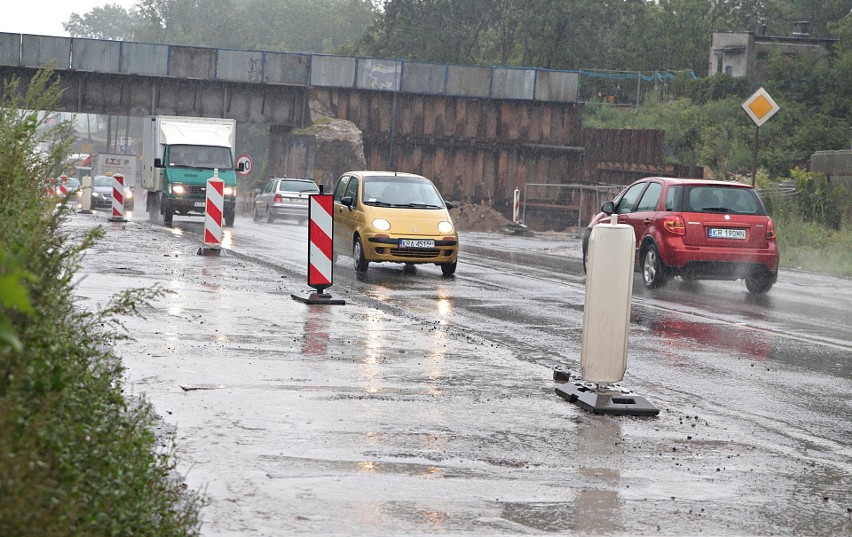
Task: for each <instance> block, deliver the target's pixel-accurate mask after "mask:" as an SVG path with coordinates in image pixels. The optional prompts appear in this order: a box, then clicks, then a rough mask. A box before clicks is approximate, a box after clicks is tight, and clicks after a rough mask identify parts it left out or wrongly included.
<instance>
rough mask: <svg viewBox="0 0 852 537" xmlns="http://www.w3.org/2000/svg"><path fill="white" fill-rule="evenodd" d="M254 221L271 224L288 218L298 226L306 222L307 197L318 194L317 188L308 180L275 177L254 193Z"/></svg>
mask: <svg viewBox="0 0 852 537" xmlns="http://www.w3.org/2000/svg"><path fill="white" fill-rule="evenodd" d="M255 192H256V193H257V196H256V197H255V199H254V210H253V211H252V217H253V218H254V221H255V222H257V221H258V220H261V219H263V220H266V221H267V222H273V221H275V219H277V218H290V219H293V220H296V221H297V222H298V223H300V224H304V223H305V222H307V220H308V196H310V195H311V194H319V187H318V186H317V184H316V183H314V182H313V181H312V180H310V179H296V178H291V177H281V178H279V177H276V178H272V179H270V180H269V181H267V182H266V185H265V186H264V187H263V188H262V189H261V188H258V189H257V190H256V191H255Z"/></svg>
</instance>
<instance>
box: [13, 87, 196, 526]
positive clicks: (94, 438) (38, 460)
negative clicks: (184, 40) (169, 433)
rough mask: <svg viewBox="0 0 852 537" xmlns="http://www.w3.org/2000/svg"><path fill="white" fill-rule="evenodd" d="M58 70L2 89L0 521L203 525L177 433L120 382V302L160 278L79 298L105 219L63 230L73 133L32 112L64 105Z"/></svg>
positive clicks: (148, 294) (140, 300)
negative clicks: (186, 481) (188, 489)
mask: <svg viewBox="0 0 852 537" xmlns="http://www.w3.org/2000/svg"><path fill="white" fill-rule="evenodd" d="M51 77H52V74H51V73H50V72H49V71H47V72H42V73H40V74H39V75H37V77H36V78H35V79H34V80H33V82H32V83H31V84H30V86H29V88H27V90H26V93H25V94H23V93H22V92H21V88H20V87H19V84H18V83H17V82H16V81H14V80H13V81H10V82H7V83H6V84H5V86H4V87H3V90H2V96H1V97H0V229H2V230H3V233H2V234H0V253H2V255H0V258H2V261H3V262H2V263H0V282H7V283H9V287H7V288H6V290H7V291H9V290H11V291H9V292H4V293H3V294H0V336H3V337H0V499H2V500H0V528H2V533H3V535H4V536H27V535H32V536H45V535H50V536H65V535H68V536H72V535H74V536H76V535H79V536H100V535H104V536H106V535H110V536H112V535H128V536H131V535H132V536H152V537H153V536H157V537H162V536H184V535H196V534H198V532H199V529H200V521H199V510H200V508H201V503H202V500H201V499H200V498H199V497H197V496H193V495H186V494H184V492H183V489H182V487H181V484H180V483H178V482H176V480H175V478H174V474H173V469H174V464H175V460H174V450H173V446H172V445H171V444H170V443H169V442H168V441H166V444H165V446H163V445H160V444H161V443H162V439H156V438H155V437H154V435H153V433H152V432H151V425H152V423H153V420H154V419H155V416H154V415H153V412H152V410H151V407H150V406H149V405H148V404H147V403H145V402H144V401H140V402H138V403H132V404H130V403H128V402H127V400H126V399H125V398H124V396H123V395H122V392H121V378H122V377H121V375H122V366H121V364H120V361H119V360H118V359H117V358H116V357H115V356H114V355H113V354H112V350H111V349H112V343H113V342H115V341H116V340H118V339H121V338H124V337H126V334H125V333H124V332H123V331H122V326H121V324H120V323H119V322H118V321H117V320H116V319H118V316H119V315H124V314H132V313H136V312H137V308H138V307H139V306H142V305H143V304H145V303H147V302H149V301H151V300H154V299H156V298H157V297H159V296H161V295H162V294H163V291H162V290H160V289H158V288H155V289H148V290H131V291H128V292H125V293H123V294H121V295H118V296H116V297H114V298H113V300H112V301H111V302H110V303H109V305H108V306H106V307H105V308H104V309H103V310H101V311H98V312H85V311H80V310H78V309H77V308H75V306H74V299H73V278H74V275H75V273H76V271H77V269H78V267H79V262H80V258H81V255H82V254H83V252H84V251H85V250H86V249H87V248H88V247H89V246H91V244H93V242H94V241H96V240H97V239H98V238H99V236H100V235H101V234H102V233H101V231H100V229H99V228H98V229H95V230H93V231H91V232H89V233H88V234H86V235H85V236H83V237H69V236H67V235H66V234H64V233H63V232H62V231H61V226H62V223H63V221H64V219H65V214H66V213H65V211H66V210H67V209H66V208H64V206H61V205H60V206H59V207H57V206H56V200H55V199H51V198H50V197H49V196H47V195H46V191H47V177H49V176H51V175H52V172H54V171H55V169H56V168H57V165H58V163H59V162H60V161H61V160H62V157H64V156H65V154H66V153H67V150H68V147H69V145H70V140H71V136H72V134H73V133H72V132H71V130H70V127H69V126H68V125H66V124H58V125H54V126H49V125H48V124H47V122H46V121H45V120H44V118H43V117H40V115H39V114H37V113H35V112H31V111H32V110H52V109H54V108H55V105H56V103H57V101H58V98H59V90H58V87H57V86H56V85H55V84H51V82H50V81H51ZM42 141H49V142H51V146H50V147H51V149H50V150H49V151H48V152H47V153H42V152H39V151H37V147H38V145H39V142H42ZM10 293H11V294H10ZM4 327H5V330H4Z"/></svg>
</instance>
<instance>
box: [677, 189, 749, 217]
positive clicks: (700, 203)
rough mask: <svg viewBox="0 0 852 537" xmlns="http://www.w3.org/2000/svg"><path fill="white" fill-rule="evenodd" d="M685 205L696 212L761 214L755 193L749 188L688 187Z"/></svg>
mask: <svg viewBox="0 0 852 537" xmlns="http://www.w3.org/2000/svg"><path fill="white" fill-rule="evenodd" d="M688 200H689V201H688V202H687V207H688V210H689V211H691V212H698V213H732V214H762V212H763V208H762V206H761V205H760V202H759V200H758V199H757V194H755V193H754V191H753V190H751V189H749V188H741V187H728V186H724V185H719V186H717V185H706V186H705V185H702V186H694V187H692V188H690V189H689V194H688Z"/></svg>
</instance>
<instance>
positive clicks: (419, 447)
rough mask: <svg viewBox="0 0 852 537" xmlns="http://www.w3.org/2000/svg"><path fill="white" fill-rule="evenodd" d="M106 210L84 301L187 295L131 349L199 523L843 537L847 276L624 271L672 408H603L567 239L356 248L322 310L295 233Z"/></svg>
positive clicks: (849, 512) (91, 219) (646, 355)
mask: <svg viewBox="0 0 852 537" xmlns="http://www.w3.org/2000/svg"><path fill="white" fill-rule="evenodd" d="M97 224H104V225H105V229H106V230H107V236H106V238H105V239H104V240H103V241H102V242H101V243H100V244H99V245H98V246H96V247H95V248H94V249H93V250H92V251H90V253H89V254H88V255H87V257H86V260H85V263H84V267H83V271H82V273H83V274H84V276H85V277H84V278H83V279H82V280H81V281H80V282H79V284H78V295H79V296H80V299H81V305H82V306H84V307H95V305H96V304H102V303H104V302H105V301H106V299H107V298H108V297H109V295H111V294H112V293H114V292H116V291H117V290H119V289H122V288H126V287H144V286H149V285H153V284H155V283H159V284H160V285H162V286H163V287H165V288H167V289H169V290H171V291H172V293H171V294H170V295H168V296H167V297H166V298H164V299H163V300H161V301H159V302H157V303H156V304H154V305H153V307H151V308H148V309H145V310H143V313H144V315H145V316H146V319H138V318H134V319H127V320H126V326H127V328H128V330H129V331H130V333H131V334H132V335H133V336H134V337H135V341H133V342H128V343H124V344H121V346H120V347H119V348H118V349H117V350H118V353H119V354H120V355H121V357H122V360H123V362H124V364H125V366H126V367H127V383H126V388H127V391H128V393H132V394H136V395H142V394H144V395H145V396H146V397H147V398H148V399H149V400H150V401H151V402H152V403H153V404H154V406H155V408H156V409H157V411H158V413H159V414H160V415H161V416H162V417H163V419H164V420H165V421H166V422H167V423H168V424H170V425H171V426H174V428H175V431H176V435H177V441H178V444H179V452H178V455H179V458H180V464H179V469H180V470H181V471H182V472H183V473H184V474H185V475H186V480H187V483H188V485H189V486H190V487H191V488H193V489H196V490H202V491H206V493H207V495H208V496H209V499H210V504H209V505H208V506H207V507H206V508H205V510H204V517H203V518H204V521H205V522H204V526H203V531H202V533H203V534H204V535H205V536H220V535H234V536H236V535H270V536H273V535H276V536H277V535H291V534H300V535H318V534H321V535H411V534H430V535H462V534H463V535H533V534H547V533H557V534H562V535H590V534H601V535H604V534H605V535H695V534H705V535H783V534H787V535H804V534H819V535H848V534H850V533H852V493H850V490H852V449H850V444H852V423H851V422H852V420H850V419H849V417H850V416H852V403H850V395H852V372H850V368H852V335H850V330H852V328H850V326H852V318H850V315H851V314H850V311H852V307H850V306H851V305H852V290H851V289H850V288H852V285H850V283H852V282H850V281H849V280H844V279H835V278H824V277H815V276H814V275H808V274H804V273H803V274H798V273H791V274H789V275H788V274H785V275H784V277H783V278H782V280H781V281H780V282H779V284H778V285H777V286H776V288H774V289H773V290H772V291H771V292H770V294H769V295H767V296H766V297H751V296H750V295H748V294H747V293H746V292H745V289H744V286H743V285H742V283H741V282H702V283H699V284H697V285H695V284H694V285H692V286H687V285H685V284H682V283H680V282H672V283H671V284H670V286H669V287H667V288H666V289H665V290H663V291H662V292H661V293H653V294H652V293H650V292H648V291H646V290H644V289H643V288H641V284H637V283H634V290H635V296H634V304H633V313H632V323H631V333H630V351H629V362H628V371H627V375H626V377H625V380H624V382H623V384H624V385H626V386H629V388H631V389H633V390H636V391H637V393H640V394H641V395H643V396H645V397H646V398H648V399H649V400H650V401H651V402H652V403H654V404H655V405H656V406H658V407H659V408H660V410H661V413H660V415H659V416H658V417H656V418H631V417H607V416H595V415H592V414H589V413H587V412H585V411H582V410H581V409H579V407H576V406H574V405H572V404H569V403H567V402H565V401H564V400H562V399H561V398H559V397H558V396H556V395H555V393H554V387H555V383H554V382H553V380H552V368H553V367H554V366H556V365H562V366H564V367H566V368H569V369H572V370H577V369H578V365H579V364H578V362H579V345H580V343H579V341H580V335H581V324H582V304H583V290H584V287H583V285H584V283H583V281H584V279H583V277H582V266H581V264H580V258H579V241H577V240H576V238H573V237H567V236H565V235H564V234H551V235H548V234H540V235H536V236H534V237H507V236H504V235H501V234H496V233H490V234H489V233H469V234H462V237H461V240H462V252H463V255H462V257H461V259H460V262H459V268H458V272H457V275H456V277H454V278H442V277H441V276H440V270H439V269H438V267H432V266H424V267H419V268H417V269H416V270H415V271H403V270H401V268H400V267H398V266H394V265H388V266H375V265H371V267H370V269H369V271H368V275H367V277H366V278H356V277H355V275H354V272H353V271H352V270H351V268H350V265H351V260H349V259H348V258H346V257H345V256H341V257H340V259H339V261H338V263H337V264H336V265H335V267H334V270H335V285H334V286H333V287H332V288H331V289H330V292H331V293H332V294H333V295H334V296H335V297H339V298H343V299H345V300H346V305H345V306H308V305H305V304H302V303H299V302H297V301H295V300H293V299H292V298H291V296H290V294H291V293H294V292H295V293H299V292H306V291H307V287H306V286H305V268H304V267H305V266H306V254H305V251H306V247H305V244H306V240H305V227H303V226H297V225H294V224H291V223H288V222H276V223H274V224H271V225H270V224H259V223H253V222H251V221H250V220H248V219H244V218H238V219H237V223H236V226H235V227H234V228H232V229H229V230H226V237H225V245H226V247H227V248H228V249H229V250H228V251H226V252H225V253H224V255H223V256H222V257H203V256H197V255H196V251H197V249H198V247H199V246H200V239H199V238H198V234H199V233H200V231H201V229H202V223H201V220H200V219H194V220H189V219H187V220H185V221H181V220H180V219H178V218H176V219H175V226H174V227H173V228H171V229H169V228H165V227H162V226H153V225H151V224H149V223H147V222H145V221H140V222H136V221H131V222H128V223H126V224H109V223H107V222H106V216H105V215H104V214H103V213H96V214H94V215H75V216H74V217H72V219H71V221H70V222H69V228H70V229H72V230H78V229H84V228H87V227H90V226H92V225H97Z"/></svg>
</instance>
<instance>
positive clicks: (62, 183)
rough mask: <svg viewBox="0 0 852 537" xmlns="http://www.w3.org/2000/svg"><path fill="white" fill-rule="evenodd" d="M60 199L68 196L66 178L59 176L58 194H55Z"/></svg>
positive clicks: (65, 176)
mask: <svg viewBox="0 0 852 537" xmlns="http://www.w3.org/2000/svg"><path fill="white" fill-rule="evenodd" d="M57 195H58V196H60V197H63V198H64V197H65V196H67V195H68V176H67V175H60V176H59V192H58V193H57Z"/></svg>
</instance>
